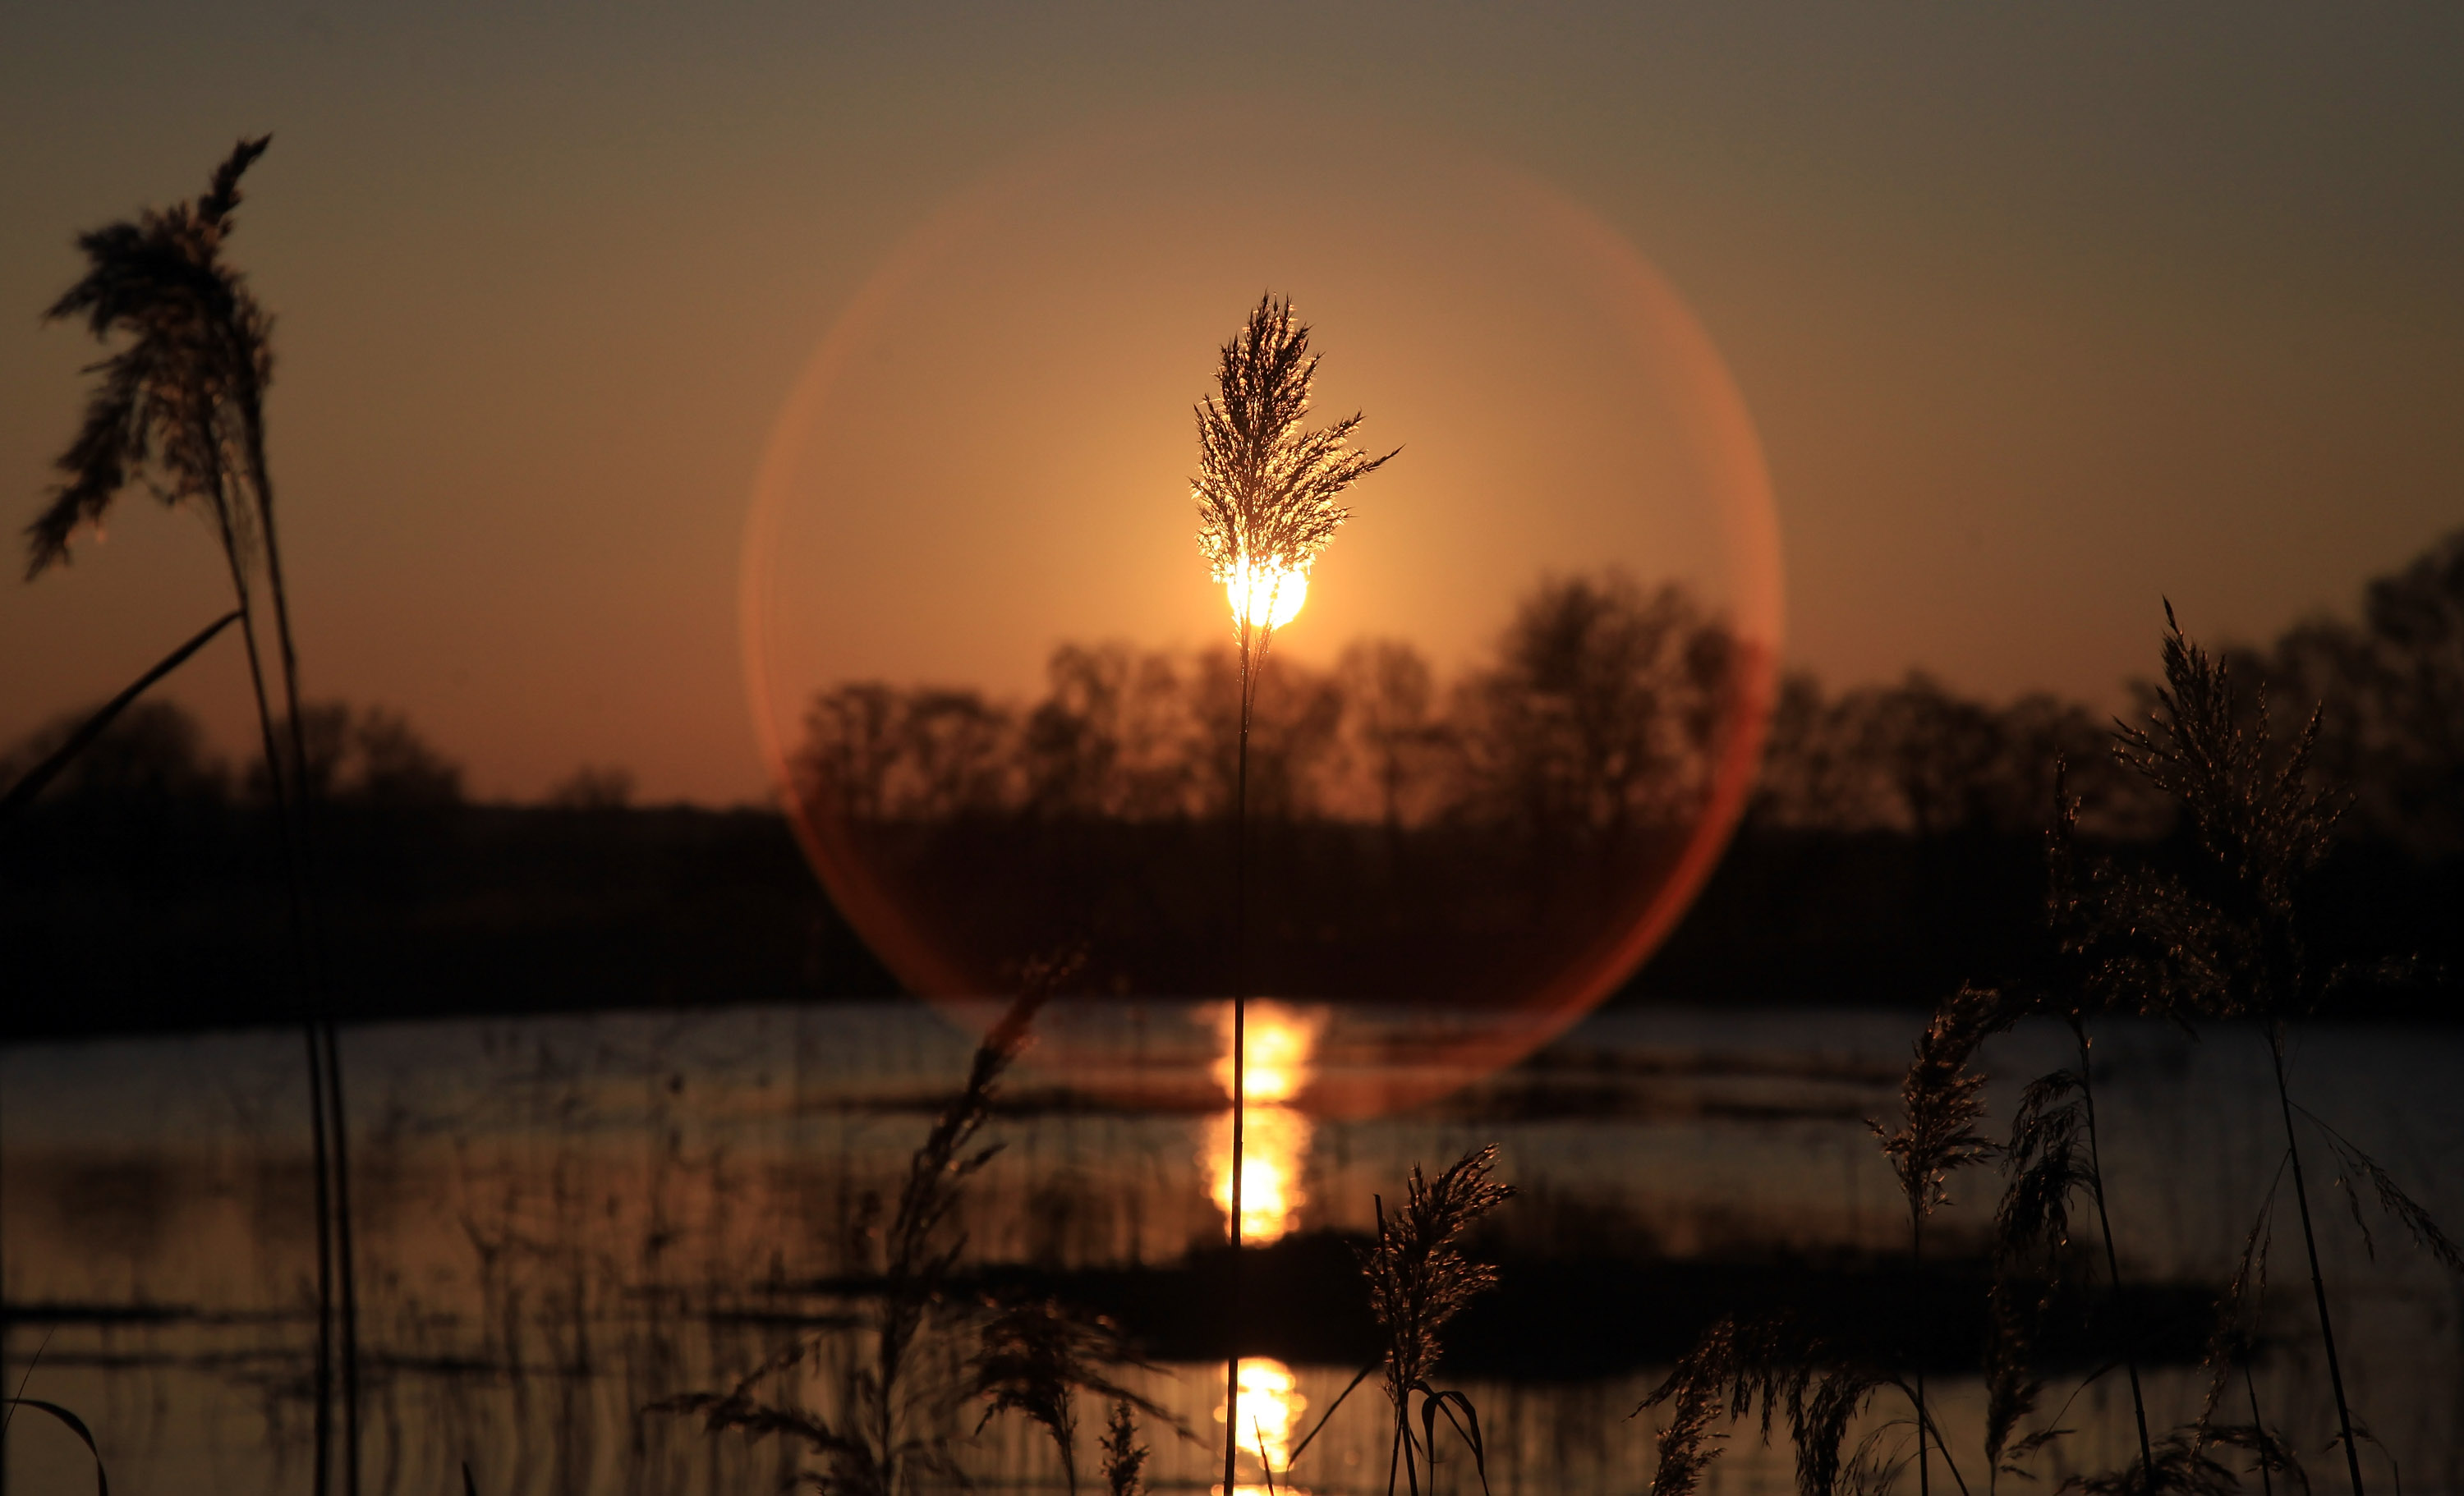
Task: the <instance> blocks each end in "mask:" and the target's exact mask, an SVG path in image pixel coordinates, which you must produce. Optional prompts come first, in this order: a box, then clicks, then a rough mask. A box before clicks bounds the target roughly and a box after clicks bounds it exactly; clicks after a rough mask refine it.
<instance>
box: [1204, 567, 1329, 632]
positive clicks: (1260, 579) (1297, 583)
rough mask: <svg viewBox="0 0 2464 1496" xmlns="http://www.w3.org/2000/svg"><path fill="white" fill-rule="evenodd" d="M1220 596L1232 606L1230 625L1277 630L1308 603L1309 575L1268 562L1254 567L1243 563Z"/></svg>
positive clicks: (1226, 583) (1295, 616)
mask: <svg viewBox="0 0 2464 1496" xmlns="http://www.w3.org/2000/svg"><path fill="white" fill-rule="evenodd" d="M1223 596H1224V599H1225V600H1226V601H1227V602H1229V603H1230V604H1231V605H1232V621H1233V622H1234V623H1239V624H1247V625H1248V626H1249V627H1252V628H1266V629H1274V628H1281V627H1284V626H1285V625H1286V624H1288V623H1290V622H1291V621H1292V620H1293V619H1294V618H1297V617H1298V616H1300V610H1301V605H1302V604H1303V603H1305V602H1307V601H1309V573H1308V572H1305V571H1302V570H1299V569H1298V568H1296V567H1277V566H1275V565H1274V564H1273V563H1272V562H1268V563H1266V564H1264V565H1258V564H1253V563H1251V562H1250V561H1246V560H1244V561H1242V562H1241V563H1240V566H1239V569H1238V570H1236V571H1235V572H1234V573H1233V575H1232V576H1231V577H1230V578H1228V579H1226V580H1225V582H1224V583H1223Z"/></svg>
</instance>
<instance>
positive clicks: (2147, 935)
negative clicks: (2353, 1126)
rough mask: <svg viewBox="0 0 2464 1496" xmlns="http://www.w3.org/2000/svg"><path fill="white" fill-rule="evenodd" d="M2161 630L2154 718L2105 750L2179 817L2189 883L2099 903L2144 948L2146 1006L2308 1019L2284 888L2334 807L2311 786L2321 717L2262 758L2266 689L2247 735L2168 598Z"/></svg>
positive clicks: (2305, 973) (2291, 889)
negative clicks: (2194, 862)
mask: <svg viewBox="0 0 2464 1496" xmlns="http://www.w3.org/2000/svg"><path fill="white" fill-rule="evenodd" d="M2165 623H2166V632H2165V684H2164V685H2163V686H2161V687H2159V688H2158V689H2157V691H2156V693H2155V698H2156V711H2155V712H2154V713H2153V714H2152V715H2150V717H2149V719H2148V721H2147V722H2146V723H2145V725H2143V726H2130V725H2127V724H2124V725H2123V726H2122V727H2121V729H2120V731H2119V732H2118V733H2117V734H2116V735H2115V736H2116V744H2115V750H2114V751H2115V756H2116V758H2118V759H2120V760H2121V761H2122V763H2123V765H2125V766H2126V767H2128V768H2131V769H2133V770H2135V771H2137V773H2138V774H2139V775H2140V776H2141V777H2142V778H2143V779H2145V781H2147V782H2148V783H2149V784H2151V785H2153V786H2154V787H2155V788H2157V789H2159V790H2161V791H2163V792H2164V793H2165V794H2166V796H2167V797H2168V798H2169V799H2170V800H2172V801H2173V803H2175V805H2176V806H2178V807H2179V808H2180V810H2181V812H2182V814H2183V816H2184V818H2185V820H2186V821H2187V823H2188V824H2189V827H2190V829H2191V830H2192V832H2193V833H2194V834H2195V836H2196V838H2197V842H2198V846H2199V849H2200V850H2201V852H2203V853H2204V854H2205V855H2204V856H2203V858H2201V859H2200V862H2199V865H2198V866H2197V867H2195V868H2194V869H2191V871H2190V875H2189V877H2187V878H2186V877H2182V876H2176V875H2175V874H2172V873H2170V872H2167V871H2163V870H2145V871H2138V872H2134V873H2130V874H2126V875H2123V876H2122V877H2120V878H2117V879H2116V880H2115V881H2114V889H2113V894H2114V896H2113V898H2112V899H2111V900H2110V902H2111V904H2112V905H2113V906H2114V912H2115V913H2116V914H2118V915H2119V922H2120V923H2121V924H2123V925H2125V926H2127V927H2128V929H2129V932H2130V934H2131V935H2132V937H2133V940H2134V942H2135V943H2136V945H2137V946H2138V947H2140V948H2141V950H2142V952H2143V953H2145V954H2143V955H2142V956H2141V957H2139V964H2140V965H2141V966H2142V967H2143V968H2144V970H2145V973H2146V976H2147V979H2148V981H2149V984H2150V985H2151V987H2152V988H2153V989H2154V990H2155V992H2156V994H2157V1001H2161V1002H2162V1003H2163V1004H2164V1005H2165V1006H2167V1007H2168V1008H2170V1009H2172V1010H2173V1011H2175V1012H2176V1013H2189V1012H2195V1013H2201V1014H2207V1015H2211V1016H2217V1017H2233V1016H2241V1015H2251V1014H2255V1015H2259V1016H2264V1017H2275V1018H2282V1017H2288V1016H2292V1015H2294V1014H2298V1013H2300V1012H2304V1011H2307V1010H2308V1009H2309V1008H2310V1007H2311V1006H2312V1005H2313V1004H2314V1003H2315V1002H2316V1001H2317V1000H2318V997H2319V995H2320V994H2319V991H2318V990H2317V984H2316V981H2315V974H2314V973H2313V972H2311V971H2310V970H2309V969H2308V966H2307V962H2306V960H2305V957H2304V953H2303V950H2302V942H2301V938H2300V933H2299V927H2298V923H2297V919H2296V905H2295V892H2296V888H2297V886H2298V885H2299V882H2300V881H2301V878H2302V875H2303V874H2305V873H2307V872H2309V871H2310V870H2311V869H2313V868H2315V867H2316V866H2317V865H2318V863H2319V861H2320V859H2321V857H2323V856H2325V854H2326V850H2327V842H2328V836H2329V833H2330V832H2331V831H2332V830H2333V829H2334V826H2335V823H2336V820H2337V818H2338V816H2339V815H2340V814H2341V813H2342V809H2343V795H2342V793H2341V792H2339V791H2338V790H2335V789H2333V788H2329V787H2323V786H2319V785H2314V784H2312V783H2311V782H2309V772H2310V760H2311V754H2312V750H2313V748H2314V747H2315V745H2316V743H2317V741H2318V736H2319V723H2320V717H2319V715H2318V714H2316V713H2313V714H2312V715H2311V717H2310V719H2309V722H2308V724H2307V725H2306V726H2305V727H2304V728H2303V729H2302V731H2301V734H2300V736H2299V737H2298V738H2297V739H2296V740H2295V741H2294V743H2293V745H2292V748H2291V750H2290V752H2289V753H2286V754H2284V755H2283V756H2282V761H2281V762H2280V763H2279V762H2273V761H2271V760H2273V759H2277V755H2276V754H2275V753H2274V752H2273V751H2272V750H2271V748H2270V744H2269V738H2268V730H2267V711H2266V702H2265V698H2264V694H2263V693H2262V695H2261V699H2260V701H2259V703H2258V710H2257V713H2256V717H2255V723H2254V724H2253V725H2252V726H2250V727H2248V728H2245V727H2244V726H2243V723H2242V719H2241V718H2242V714H2241V712H2240V710H2239V708H2238V705H2237V703H2236V701H2235V697H2234V692H2233V680H2232V677H2231V675H2230V673H2229V672H2228V671H2227V669H2226V666H2225V663H2224V661H2222V660H2221V659H2218V658H2216V657H2214V656H2211V655H2210V654H2209V653H2208V652H2207V651H2206V650H2204V649H2200V648H2199V647H2198V646H2197V645H2195V644H2193V643H2191V642H2190V641H2189V639H2187V638H2186V637H2184V635H2183V633H2182V628H2181V625H2180V624H2179V623H2178V622H2177V621H2176V620H2175V619H2174V617H2173V608H2172V605H2171V604H2169V603H2168V604H2167V605H2166V607H2165ZM2108 922H2109V923H2110V922H2114V921H2112V920H2108Z"/></svg>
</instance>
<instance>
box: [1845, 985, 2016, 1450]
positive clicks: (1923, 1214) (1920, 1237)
mask: <svg viewBox="0 0 2464 1496" xmlns="http://www.w3.org/2000/svg"><path fill="white" fill-rule="evenodd" d="M2010 1023H2011V1005H2010V1004H2009V1003H2008V1002H2007V1001H2005V1000H2004V999H2003V997H2002V994H2001V993H1999V992H1997V991H1993V990H1991V989H1989V988H1983V987H1973V986H1962V987H1961V988H1960V989H1959V991H1958V992H1957V993H1956V994H1954V995H1953V996H1952V997H1951V999H1950V1000H1949V1001H1947V1002H1946V1003H1944V1004H1943V1005H1942V1007H1941V1008H1939V1009H1938V1010H1936V1012H1935V1013H1934V1016H1933V1021H1932V1022H1931V1023H1928V1024H1926V1025H1925V1032H1924V1034H1922V1035H1920V1036H1919V1037H1918V1039H1917V1044H1916V1055H1915V1058H1914V1059H1913V1060H1911V1061H1910V1063H1909V1065H1908V1073H1907V1078H1906V1079H1905V1080H1904V1081H1903V1082H1902V1083H1901V1086H1900V1121H1899V1125H1898V1127H1896V1128H1894V1129H1891V1130H1889V1131H1885V1130H1884V1129H1883V1127H1882V1125H1881V1123H1879V1122H1868V1123H1867V1124H1866V1126H1867V1127H1868V1128H1870V1129H1871V1130H1872V1131H1873V1133H1874V1134H1875V1135H1876V1136H1878V1137H1880V1138H1881V1140H1882V1155H1883V1156H1884V1157H1886V1158H1888V1159H1889V1160H1890V1164H1891V1173H1892V1174H1893V1176H1894V1177H1897V1178H1898V1180H1899V1182H1900V1194H1901V1196H1902V1198H1903V1199H1905V1200H1906V1201H1907V1207H1908V1265H1909V1267H1910V1268H1911V1269H1912V1270H1921V1269H1922V1268H1923V1267H1924V1265H1925V1220H1926V1218H1928V1217H1930V1216H1931V1215H1932V1214H1933V1212H1934V1210H1935V1209H1936V1208H1937V1207H1938V1206H1941V1205H1944V1204H1946V1203H1947V1202H1948V1201H1949V1199H1950V1177H1951V1175H1952V1174H1953V1173H1955V1172H1956V1171H1958V1170H1960V1169H1963V1168H1966V1167H1968V1166H1969V1165H1970V1164H1974V1163H1978V1162H1981V1161H1982V1160H1984V1159H1985V1158H1986V1157H1988V1156H1990V1155H1991V1152H1992V1146H1993V1145H1992V1144H1991V1143H1990V1142H1988V1141H1987V1140H1986V1138H1985V1137H1984V1136H1983V1135H1982V1134H1981V1133H1978V1132H1977V1131H1976V1124H1977V1122H1978V1121H1979V1120H1980V1119H1981V1118H1982V1117H1983V1116H1984V1115H1985V1077H1984V1075H1983V1074H1982V1073H1981V1072H1979V1071H1977V1070H1975V1069H1973V1068H1971V1067H1970V1065H1969V1062H1970V1061H1972V1060H1973V1059H1974V1058H1975V1055H1976V1050H1977V1047H1978V1045H1982V1044H1983V1043H1984V1042H1985V1041H1986V1039H1987V1038H1989V1037H1990V1036H1991V1035H1993V1034H1995V1033H1998V1032H2000V1031H2001V1030H2003V1029H2005V1028H2008V1027H2009V1026H2010ZM1913 1281H1915V1277H1914V1272H1913V1271H1912V1273H1911V1282H1913ZM1909 1397H1910V1398H1911V1399H1912V1400H1913V1401H1914V1403H1915V1404H1916V1419H1917V1489H1918V1491H1919V1492H1921V1493H1922V1492H1925V1491H1929V1490H1930V1489H1931V1488H1932V1462H1931V1460H1930V1458H1929V1456H1928V1454H1927V1444H1928V1441H1930V1442H1931V1443H1933V1444H1934V1445H1936V1446H1939V1447H1941V1448H1942V1456H1943V1460H1944V1461H1945V1462H1946V1463H1948V1462H1949V1460H1950V1450H1949V1448H1948V1447H1947V1446H1946V1445H1942V1444H1941V1434H1940V1431H1939V1430H1936V1429H1935V1428H1934V1425H1933V1422H1932V1420H1931V1419H1930V1418H1929V1417H1928V1416H1927V1414H1926V1412H1925V1372H1924V1370H1923V1369H1922V1368H1919V1369H1917V1370H1916V1371H1915V1374H1914V1377H1913V1381H1912V1384H1911V1385H1910V1387H1909ZM1952 1471H1953V1474H1954V1476H1955V1475H1956V1474H1957V1466H1955V1465H1954V1466H1953V1467H1952ZM1960 1488H1961V1489H1962V1490H1965V1489H1966V1488H1967V1482H1966V1481H1965V1480H1962V1481H1961V1482H1960Z"/></svg>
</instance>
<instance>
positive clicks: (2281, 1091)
mask: <svg viewBox="0 0 2464 1496" xmlns="http://www.w3.org/2000/svg"><path fill="white" fill-rule="evenodd" d="M2267 1051H2268V1055H2269V1057H2270V1058H2271V1059H2272V1060H2274V1061H2275V1066H2276V1069H2275V1073H2276V1101H2277V1107H2278V1108H2280V1109H2281V1110H2282V1111H2283V1113H2284V1146H2285V1149H2286V1151H2287V1154H2288V1156H2289V1157H2290V1158H2291V1160H2292V1164H2293V1203H2294V1207H2295V1208H2296V1209H2297V1210H2299V1212H2300V1215H2301V1244H2302V1245H2303V1246H2304V1247H2305V1248H2307V1249H2308V1250H2309V1253H2310V1294H2311V1297H2312V1298H2313V1299H2314V1300H2315V1301H2316V1302H2317V1304H2318V1306H2319V1341H2320V1344H2321V1346H2322V1347H2323V1348H2324V1349H2325V1351H2326V1353H2327V1385H2328V1387H2329V1388H2330V1389H2331V1390H2333V1391H2334V1393H2335V1394H2336V1423H2337V1426H2338V1428H2339V1429H2340V1430H2341V1431H2342V1432H2343V1439H2344V1469H2345V1472H2346V1473H2347V1474H2348V1475H2350V1476H2351V1477H2352V1482H2353V1496H2362V1452H2361V1445H2360V1444H2359V1443H2358V1442H2356V1441H2355V1440H2354V1438H2353V1413H2352V1409H2351V1407H2350V1406H2349V1405H2347V1404H2346V1402H2345V1401H2344V1372H2343V1365H2342V1363H2340V1362H2339V1361H2338V1360H2337V1357H2336V1323H2335V1320H2334V1319H2333V1318H2332V1317H2330V1316H2329V1314H2328V1313H2327V1280H2326V1279H2325V1278H2324V1277H2323V1276H2321V1273H2320V1271H2319V1238H2318V1237H2317V1236H2316V1235H2315V1234H2314V1233H2313V1232H2312V1231H2311V1229H2310V1192H2309V1190H2308V1188H2307V1187H2306V1186H2305V1185H2304V1184H2303V1183H2302V1180H2301V1143H2300V1139H2299V1138H2298V1137H2296V1136H2295V1135H2294V1132H2293V1096H2292V1093H2291V1091H2290V1090H2289V1089H2287V1087H2286V1086H2285V1082H2284V1020H2282V1019H2281V1018H2277V1019H2271V1020H2269V1022H2268V1025H2267Z"/></svg>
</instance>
